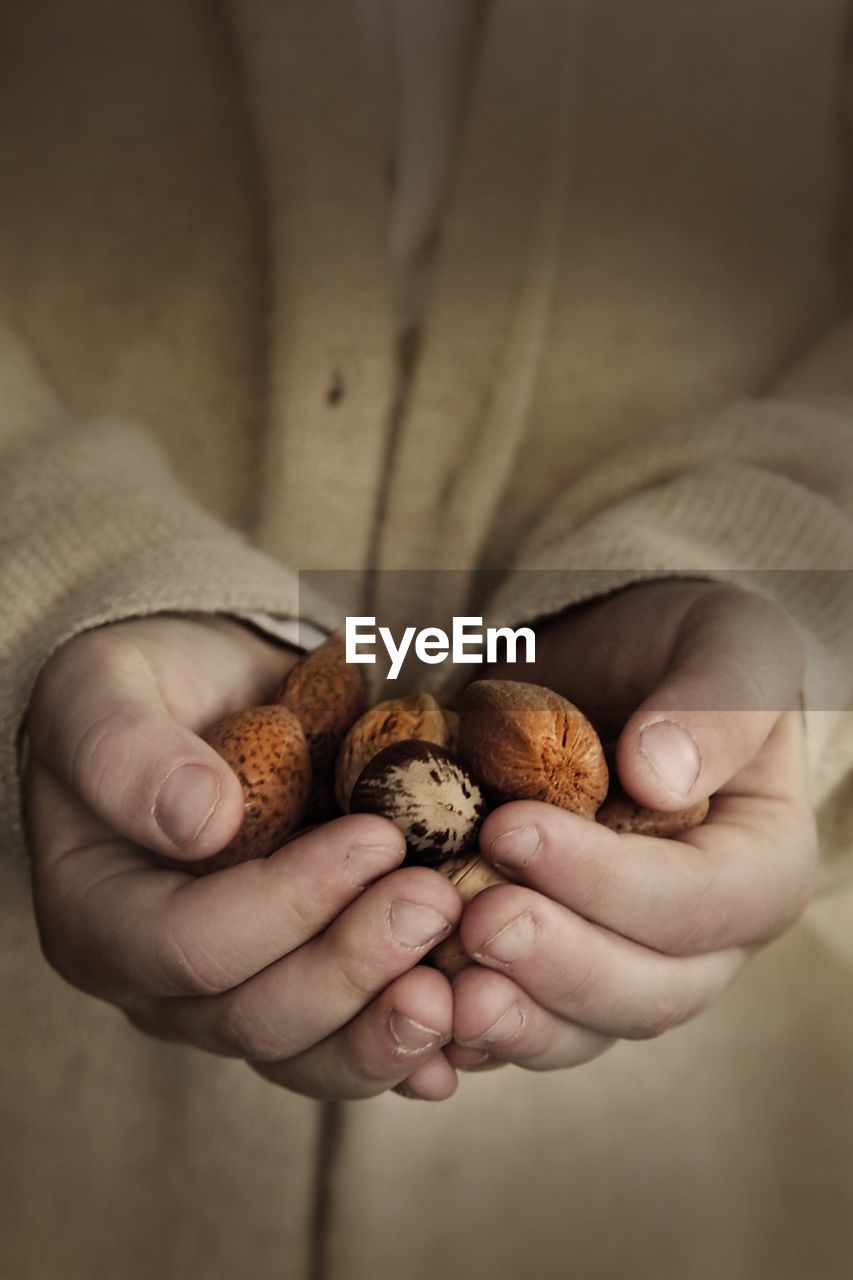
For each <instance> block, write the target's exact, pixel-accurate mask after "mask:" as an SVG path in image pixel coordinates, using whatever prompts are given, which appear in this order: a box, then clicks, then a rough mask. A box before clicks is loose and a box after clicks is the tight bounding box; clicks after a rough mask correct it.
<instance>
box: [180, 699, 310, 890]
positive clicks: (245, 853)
mask: <svg viewBox="0 0 853 1280" xmlns="http://www.w3.org/2000/svg"><path fill="white" fill-rule="evenodd" d="M204 739H205V742H208V743H209V744H210V746H212V747H213V749H214V750H215V751H218V752H219V754H220V755H221V756H222V758H223V760H225V761H226V763H227V764H229V765H230V766H231V768H232V769H233V770H234V772H235V773H236V774H237V777H238V778H239V779H240V785H241V786H242V788H243V797H244V809H243V825H242V826H241V827H240V830H239V831H238V832H237V834H236V836H235V837H234V839H233V840H232V841H231V842H230V844H228V845H226V847H225V848H224V849H222V850H221V852H219V853H217V854H214V856H213V857H212V858H205V859H204V860H203V861H202V862H196V863H193V864H189V863H188V864H187V867H188V868H189V867H190V866H191V867H192V870H194V871H196V872H200V873H206V872H208V871H219V870H220V869H221V868H222V867H230V866H234V865H235V864H236V863H238V862H246V861H248V860H250V859H252V858H266V857H267V856H268V855H269V854H271V853H272V852H273V851H274V850H276V849H278V848H279V846H280V845H282V844H284V842H285V840H286V839H287V837H288V836H289V835H291V834H292V832H294V831H296V830H297V828H298V827H299V826H300V825H301V824H302V821H303V819H304V816H305V812H306V808H307V805H308V795H309V791H310V789H311V757H310V755H309V751H308V743H307V741H306V739H305V734H304V732H303V729H302V726H301V724H300V723H299V721H298V720H297V718H296V716H295V715H294V714H293V712H292V711H290V710H289V709H288V708H287V707H281V706H270V707H253V708H251V709H250V710H249V711H238V712H237V713H236V714H235V715H230V716H226V717H225V718H224V720H220V721H219V722H218V723H217V724H215V725H214V726H213V728H212V729H210V730H209V731H208V733H206V734H205V735H204Z"/></svg>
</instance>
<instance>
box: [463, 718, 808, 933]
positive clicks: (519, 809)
mask: <svg viewBox="0 0 853 1280" xmlns="http://www.w3.org/2000/svg"><path fill="white" fill-rule="evenodd" d="M799 737H800V734H799V729H798V727H797V725H796V721H795V718H794V717H790V718H786V719H785V720H784V721H780V722H779V724H778V725H777V728H776V729H775V730H774V732H773V737H772V741H769V742H768V744H767V747H766V749H765V752H764V755H765V757H766V758H765V759H762V760H760V761H759V760H756V761H755V762H754V764H753V765H752V766H751V767H750V768H749V770H747V771H745V773H744V774H743V777H742V781H741V783H740V785H741V787H742V791H741V792H739V793H738V794H735V793H732V794H726V795H724V796H720V797H715V799H714V801H713V805H712V810H711V814H710V817H709V819H708V820H707V821H706V823H705V824H704V825H703V826H701V827H698V828H696V829H694V830H692V831H688V832H684V833H683V834H682V835H681V836H680V837H679V838H678V839H677V840H674V839H656V838H653V837H649V836H641V835H631V834H625V833H619V834H617V833H616V832H613V831H610V830H608V829H607V828H606V827H604V826H601V825H599V824H597V823H593V822H589V821H588V820H587V819H585V818H580V817H578V816H577V815H576V814H571V813H566V812H564V811H562V810H560V809H557V808H555V807H554V806H552V805H544V804H539V803H537V802H535V801H517V802H515V803H513V804H509V805H504V806H502V807H501V808H498V809H496V810H495V811H494V812H493V813H491V814H490V815H489V817H488V818H487V820H486V822H485V823H484V825H483V829H482V832H481V836H480V844H481V848H482V850H483V852H484V853H485V854H486V856H487V857H488V858H489V859H490V860H491V861H492V862H494V863H495V865H496V866H497V867H498V868H499V869H500V870H501V871H502V872H503V873H504V874H505V875H508V876H509V877H510V878H512V879H514V880H517V881H519V882H521V883H523V884H525V885H528V886H530V887H531V888H534V889H538V890H539V891H540V892H541V893H543V894H546V895H547V896H548V897H550V898H553V899H555V900H556V901H558V902H560V903H562V904H563V905H564V906H566V907H569V908H570V909H571V910H572V911H574V912H577V913H578V914H580V915H583V916H585V917H586V918H587V919H589V920H591V921H594V922H595V923H597V924H600V925H602V926H604V927H606V928H608V929H610V930H612V931H614V932H616V933H621V934H624V935H625V936H626V937H629V938H631V939H633V940H634V941H635V942H639V943H642V944H644V945H645V946H648V947H654V948H655V949H656V950H658V951H664V952H666V953H668V954H669V955H689V954H696V953H699V952H703V951H717V950H722V949H725V948H727V947H731V946H747V945H751V944H754V943H756V942H766V941H769V940H770V939H771V938H774V937H777V936H778V935H779V934H780V933H782V932H783V931H784V929H786V928H787V927H789V926H790V925H791V924H792V923H793V922H794V921H795V920H796V919H797V918H798V917H799V915H800V914H801V913H802V911H803V910H804V908H805V906H806V905H807V903H808V901H809V899H810V897H811V894H812V891H813V886H814V877H815V868H816V863H817V838H816V833H815V824H814V817H813V814H812V812H811V810H810V808H809V807H808V805H807V803H806V802H805V798H804V797H801V798H800V800H799V801H798V800H797V798H796V796H795V791H796V787H797V785H798V784H797V783H795V782H791V783H790V790H786V788H785V780H786V779H791V778H795V777H797V771H796V769H795V768H794V766H793V765H790V764H789V763H787V762H789V761H790V760H791V758H792V757H794V758H796V757H797V756H798V755H799V751H800V747H801V743H800V741H799Z"/></svg>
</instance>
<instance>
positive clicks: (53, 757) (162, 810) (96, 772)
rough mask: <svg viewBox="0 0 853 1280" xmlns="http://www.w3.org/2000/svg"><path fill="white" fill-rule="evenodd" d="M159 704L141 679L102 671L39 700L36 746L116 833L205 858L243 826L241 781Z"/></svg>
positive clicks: (33, 722)
mask: <svg viewBox="0 0 853 1280" xmlns="http://www.w3.org/2000/svg"><path fill="white" fill-rule="evenodd" d="M134 682H136V684H137V687H133V683H134ZM158 703H159V699H158V695H157V693H156V690H154V689H147V690H143V689H142V688H140V687H138V677H136V676H134V677H133V679H132V680H128V678H127V677H126V676H125V675H122V676H118V675H116V674H110V673H109V672H108V671H102V673H101V675H100V677H99V678H98V679H97V681H93V680H91V678H90V679H89V680H88V681H85V682H84V684H83V687H78V688H77V689H76V690H74V692H73V693H71V694H68V693H67V692H66V694H65V696H64V697H62V698H55V699H45V698H42V699H38V700H36V701H35V703H34V706H33V710H32V712H31V715H30V719H29V723H28V728H29V733H30V749H31V751H32V753H33V755H34V756H36V757H38V758H39V759H40V760H41V761H42V762H43V763H44V764H46V765H47V766H48V768H49V769H50V770H51V771H52V772H53V773H55V774H56V775H57V776H58V777H60V778H61V779H62V780H63V781H65V782H66V783H67V784H68V785H69V786H70V787H71V789H72V790H73V791H74V792H75V793H76V794H77V795H78V796H79V797H80V799H81V800H82V801H83V803H84V804H85V805H86V806H87V808H89V809H90V810H91V811H92V812H93V813H94V814H95V815H96V816H97V817H98V818H100V819H101V820H102V821H103V822H104V823H105V824H106V825H107V826H108V827H109V828H110V829H111V830H112V831H114V832H116V833H117V834H119V835H121V836H124V837H125V838H127V839H129V840H132V841H133V842H134V843H136V844H140V845H142V846H144V848H146V849H150V850H153V851H154V852H156V853H161V854H166V855H168V856H169V857H180V858H187V859H196V858H205V857H207V856H209V855H210V854H212V853H216V852H218V851H219V850H220V849H221V848H223V847H224V846H225V845H226V844H227V843H228V841H229V840H230V839H231V838H232V836H234V835H235V834H236V832H237V830H238V828H239V826H240V823H241V822H242V819H243V792H242V788H241V786H240V782H239V780H238V778H237V776H236V774H235V773H234V772H233V771H232V770H231V769H230V768H229V767H228V765H227V764H226V763H225V761H224V760H222V758H221V757H220V756H219V755H218V754H217V753H216V752H215V751H214V750H213V748H212V747H209V746H208V745H207V743H206V742H204V741H203V740H202V739H201V738H199V737H198V736H197V735H196V734H194V733H193V732H192V731H191V730H190V729H188V728H186V727H185V726H184V725H182V724H179V723H178V722H177V721H176V720H174V719H173V718H172V717H171V716H170V715H169V714H168V712H167V711H166V710H165V708H163V706H162V704H159V705H158Z"/></svg>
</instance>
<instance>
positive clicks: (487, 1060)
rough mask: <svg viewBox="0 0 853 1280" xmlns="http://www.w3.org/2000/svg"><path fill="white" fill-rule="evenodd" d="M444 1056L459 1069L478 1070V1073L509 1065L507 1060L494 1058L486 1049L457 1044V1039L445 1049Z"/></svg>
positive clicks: (472, 1071)
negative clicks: (502, 1060)
mask: <svg viewBox="0 0 853 1280" xmlns="http://www.w3.org/2000/svg"><path fill="white" fill-rule="evenodd" d="M444 1056H445V1058H447V1061H448V1062H449V1063H450V1065H451V1066H452V1067H455V1068H456V1070H457V1071H467V1072H471V1073H474V1072H476V1073H478V1074H479V1073H480V1072H481V1071H496V1070H497V1068H498V1067H505V1066H506V1065H507V1064H506V1063H505V1062H501V1061H500V1060H499V1059H497V1058H493V1057H492V1055H491V1054H490V1053H488V1052H486V1050H484V1049H470V1048H468V1046H467V1045H461V1044H457V1043H456V1042H455V1041H453V1042H452V1043H451V1044H449V1045H448V1046H447V1048H446V1049H445V1050H444Z"/></svg>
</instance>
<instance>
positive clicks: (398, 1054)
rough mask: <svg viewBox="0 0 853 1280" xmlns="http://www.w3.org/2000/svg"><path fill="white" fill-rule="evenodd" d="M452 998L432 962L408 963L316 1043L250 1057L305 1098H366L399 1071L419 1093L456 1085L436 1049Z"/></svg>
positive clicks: (447, 1026) (446, 1034)
mask: <svg viewBox="0 0 853 1280" xmlns="http://www.w3.org/2000/svg"><path fill="white" fill-rule="evenodd" d="M452 1020H453V998H452V995H451V991H450V986H449V984H448V982H447V980H446V979H445V978H443V977H442V976H441V974H439V973H437V972H436V971H435V970H432V969H427V968H419V969H414V970H412V971H411V972H409V973H406V974H404V975H403V976H401V977H400V978H398V979H397V981H396V982H394V983H392V984H391V985H390V986H388V987H387V988H386V989H385V990H384V991H383V992H382V993H381V995H380V996H378V998H377V999H375V1000H374V1001H373V1002H372V1003H371V1004H370V1005H369V1006H368V1007H367V1008H366V1009H365V1010H364V1011H363V1012H361V1013H360V1014H359V1015H358V1016H357V1017H356V1018H355V1019H354V1020H353V1021H352V1022H350V1023H349V1024H348V1025H347V1026H345V1027H343V1028H341V1029H340V1030H339V1031H338V1032H337V1033H336V1034H334V1035H331V1036H329V1037H328V1039H326V1040H324V1041H323V1042H322V1043H321V1044H318V1045H316V1046H315V1047H313V1048H312V1049H310V1050H308V1051H307V1052H305V1053H302V1054H299V1055H298V1056H296V1057H294V1058H291V1059H290V1060H288V1061H284V1062H274V1063H253V1066H254V1067H255V1070H257V1071H259V1072H260V1074H261V1075H263V1076H264V1077H265V1078H266V1079H267V1080H272V1081H273V1082H274V1083H276V1084H280V1085H284V1086H285V1087H286V1088H288V1089H293V1090H295V1092H297V1093H303V1094H307V1095H308V1097H311V1098H326V1099H333V1098H334V1099H341V1100H345V1099H351V1100H355V1099H358V1098H370V1097H374V1096H375V1095H376V1094H379V1093H384V1092H385V1091H386V1090H387V1089H390V1088H392V1087H394V1086H395V1085H398V1084H399V1083H400V1082H401V1081H403V1080H406V1079H410V1080H411V1079H414V1080H415V1084H414V1085H413V1086H411V1087H412V1090H413V1092H416V1093H417V1094H418V1096H420V1097H433V1098H434V1099H435V1100H440V1099H441V1098H444V1097H449V1096H450V1094H451V1093H452V1092H453V1091H454V1089H455V1087H456V1073H455V1072H454V1071H453V1070H452V1068H450V1067H449V1065H448V1063H447V1061H446V1059H443V1057H442V1054H441V1046H442V1045H444V1044H446V1043H447V1042H448V1040H449V1039H450V1033H451V1024H452Z"/></svg>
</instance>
